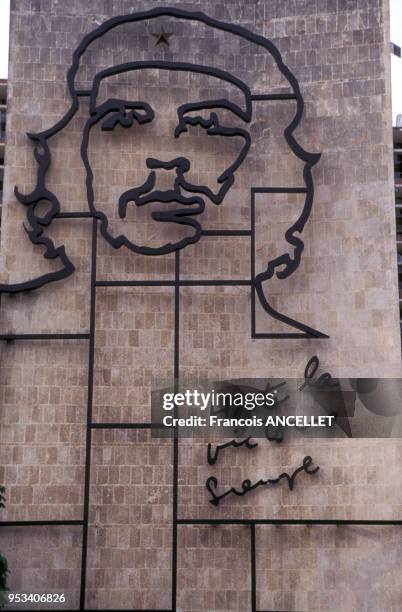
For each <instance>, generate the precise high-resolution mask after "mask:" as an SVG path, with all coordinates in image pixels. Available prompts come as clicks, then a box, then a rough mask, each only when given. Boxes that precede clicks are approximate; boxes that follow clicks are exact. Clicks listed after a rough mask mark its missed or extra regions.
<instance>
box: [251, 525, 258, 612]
mask: <svg viewBox="0 0 402 612" xmlns="http://www.w3.org/2000/svg"><path fill="white" fill-rule="evenodd" d="M250 544H251V549H250V556H251V612H256V610H257V573H256V560H255V523H251V524H250Z"/></svg>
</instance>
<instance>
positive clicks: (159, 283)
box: [96, 279, 252, 287]
mask: <svg viewBox="0 0 402 612" xmlns="http://www.w3.org/2000/svg"><path fill="white" fill-rule="evenodd" d="M178 284H179V285H180V286H182V287H204V286H214V287H215V286H233V287H237V286H240V285H246V286H250V285H251V284H252V283H251V280H248V279H238V280H236V279H233V280H232V279H227V280H216V279H207V280H191V279H189V280H185V279H183V280H180V281H179V282H178ZM96 286H97V287H174V286H175V281H174V280H166V281H165V280H154V281H146V280H143V281H141V280H138V281H131V280H127V281H107V280H98V281H96Z"/></svg>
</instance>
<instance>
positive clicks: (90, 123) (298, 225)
mask: <svg viewBox="0 0 402 612" xmlns="http://www.w3.org/2000/svg"><path fill="white" fill-rule="evenodd" d="M162 16H167V17H171V18H177V19H179V20H180V19H184V20H193V21H197V22H199V23H201V24H204V25H205V26H208V27H210V28H212V29H217V30H221V31H224V32H226V33H229V34H231V35H234V36H236V37H241V38H242V39H244V40H246V41H249V42H251V43H253V44H255V45H257V46H258V47H260V48H262V49H263V50H264V51H265V52H266V53H268V54H270V56H271V57H272V58H273V60H274V62H275V65H276V68H277V69H278V70H279V72H280V73H281V75H283V77H284V79H286V81H287V83H288V84H289V87H290V89H291V92H290V93H279V94H275V93H273V94H253V92H252V91H250V88H249V87H248V86H247V85H246V84H245V83H244V82H242V81H241V80H240V79H239V78H237V77H235V76H234V75H232V74H230V73H229V72H227V71H224V70H222V69H220V68H216V67H210V66H204V65H200V64H193V63H188V62H172V61H164V60H162V59H160V60H152V61H132V62H127V63H124V64H120V65H115V66H112V67H109V68H107V69H105V70H102V71H100V72H98V73H97V74H96V75H95V78H94V80H93V84H92V88H91V89H89V90H82V89H79V87H78V85H77V82H76V81H77V72H78V69H79V66H80V60H81V58H82V56H83V55H84V53H85V52H86V51H87V50H88V48H89V47H90V46H91V44H92V43H93V42H95V41H96V40H97V39H100V38H101V37H102V36H104V35H105V34H106V33H107V32H109V31H110V30H112V29H113V28H116V27H117V26H119V25H122V24H128V23H134V22H141V21H143V20H150V19H153V18H158V17H162ZM163 34H165V33H164V32H163ZM156 36H157V35H155V37H156ZM168 36H169V37H170V36H171V34H169V35H168ZM160 42H163V43H165V44H166V45H168V38H166V34H165V36H162V37H161V35H159V36H158V39H157V44H159V43H160ZM146 68H157V69H159V70H167V71H188V72H191V73H198V74H205V75H209V76H211V77H213V78H216V79H219V80H220V81H221V82H223V83H224V84H225V83H226V84H227V85H229V84H230V85H231V86H234V87H236V88H237V89H238V90H239V91H240V92H241V95H242V96H243V100H244V106H243V108H240V107H239V106H238V105H237V104H234V103H233V102H232V101H230V100H228V99H222V98H221V99H212V100H208V99H207V100H202V101H199V102H198V103H194V102H191V103H184V104H182V105H180V106H179V107H178V108H177V125H176V127H175V129H174V132H173V133H172V138H175V139H179V138H180V136H181V135H182V134H183V133H185V132H186V131H187V127H188V126H190V125H191V126H195V125H198V126H200V127H202V128H203V129H205V130H206V133H207V134H208V135H210V136H221V137H222V136H223V137H225V138H233V137H240V138H241V139H242V140H243V146H242V147H241V149H240V150H239V152H238V156H237V158H236V159H235V160H233V163H231V164H230V166H229V167H227V168H226V169H225V171H224V172H223V173H221V174H220V175H219V176H217V177H216V178H217V183H216V189H214V190H212V189H211V188H210V187H208V186H206V185H198V184H194V182H191V180H188V178H187V176H186V175H187V173H188V171H189V169H190V166H191V163H190V160H189V159H188V158H187V157H186V156H180V157H177V158H175V159H171V160H168V161H166V160H164V159H155V158H147V159H146V165H147V169H148V176H147V178H146V180H145V181H144V182H143V183H142V184H140V185H137V186H133V187H132V188H131V189H129V190H126V191H125V192H124V193H122V194H121V196H120V198H119V201H118V203H117V206H118V214H119V216H120V218H121V219H124V218H125V215H126V212H127V207H128V206H133V205H134V206H137V207H141V206H145V205H147V204H149V203H152V202H156V201H158V202H160V203H161V204H162V205H163V204H171V203H175V204H177V205H178V207H177V209H175V210H170V209H168V208H167V207H166V208H167V209H166V210H163V209H162V210H159V211H154V212H153V213H152V215H151V216H152V219H153V220H154V221H155V222H158V223H176V224H179V225H185V226H187V227H188V228H191V230H192V234H191V235H190V236H186V237H185V238H183V239H181V240H178V241H176V242H167V243H165V244H161V245H158V246H157V247H149V246H147V245H143V244H138V243H136V242H133V241H132V240H130V239H128V238H127V236H125V235H122V234H120V235H117V236H114V235H113V233H112V232H111V231H110V227H109V222H108V218H107V216H106V215H105V214H104V212H102V211H101V210H99V209H98V208H97V203H96V201H95V198H94V189H93V172H92V168H91V164H90V161H89V158H88V143H89V140H90V137H91V130H92V129H93V128H94V127H95V126H96V125H97V124H98V123H99V122H101V129H102V130H104V131H113V129H114V128H115V126H116V125H121V126H123V127H125V128H130V127H131V126H132V125H133V123H135V124H137V125H144V124H147V123H151V122H154V121H157V119H158V118H157V117H156V116H155V112H154V109H153V108H152V107H151V106H150V105H149V104H148V103H147V101H130V100H121V99H109V100H107V101H106V102H104V103H103V104H97V92H98V90H99V85H100V83H101V82H102V79H104V78H106V77H108V76H113V75H117V74H121V73H125V72H131V71H136V70H140V69H146ZM67 85H68V90H69V94H70V97H71V105H70V107H69V109H68V111H67V112H66V114H65V115H64V117H62V118H61V119H60V120H59V121H58V122H57V123H56V124H55V125H53V126H52V127H50V128H48V129H47V130H44V131H43V132H39V133H29V134H28V136H29V138H30V140H31V141H32V142H33V143H34V145H35V152H34V155H35V159H36V161H37V162H38V166H39V168H38V173H37V184H36V187H35V189H34V190H33V191H32V192H31V193H30V194H27V195H24V194H22V193H21V192H20V191H19V190H18V188H17V187H16V188H15V195H16V197H17V199H18V200H19V202H21V203H22V204H24V205H26V206H27V209H28V210H27V221H28V224H27V226H26V227H25V229H26V232H27V234H28V236H29V238H30V240H31V242H32V243H33V244H35V245H41V246H43V247H45V252H44V257H45V258H47V259H58V260H59V261H60V263H61V268H60V269H59V270H57V271H55V272H51V273H47V274H44V275H42V276H39V277H37V278H35V279H33V280H30V281H28V282H22V283H16V284H7V285H6V284H0V292H4V293H17V292H21V291H29V290H32V289H37V288H39V287H41V286H43V285H45V284H47V283H51V282H53V281H57V280H61V279H63V278H66V277H68V276H70V275H71V274H73V272H74V270H75V268H74V265H73V263H72V261H71V260H70V258H69V256H68V254H67V252H66V249H65V247H64V246H59V247H56V246H55V245H54V243H53V242H52V240H51V239H50V238H49V237H47V236H44V230H45V229H46V228H47V227H48V226H49V225H50V224H51V222H52V221H53V219H55V218H69V217H70V218H79V217H85V216H86V217H92V218H93V219H96V220H98V221H99V229H100V233H101V235H102V237H103V238H104V239H105V240H106V241H107V242H108V243H109V244H110V245H111V246H112V247H113V248H114V249H119V248H121V247H123V246H124V247H126V248H128V249H130V250H131V251H134V252H136V253H141V254H145V255H164V254H167V253H170V252H172V251H176V252H177V251H179V250H180V249H183V248H184V247H186V246H187V245H189V244H193V243H195V242H197V241H198V240H200V238H201V237H202V235H204V234H205V235H208V234H209V235H212V234H213V235H215V236H219V235H222V236H227V235H248V236H250V246H251V274H250V281H249V282H248V283H247V284H249V285H250V287H251V292H252V313H251V318H252V337H254V338H284V339H287V338H326V337H328V336H327V335H326V334H324V333H322V332H320V331H318V330H315V329H313V328H311V327H309V326H308V325H306V324H304V323H302V322H300V321H296V320H295V319H292V318H290V317H289V316H287V315H285V314H283V313H280V312H278V311H277V310H276V309H275V308H273V306H272V305H271V303H270V301H269V299H268V298H267V295H266V290H265V291H264V288H263V287H264V283H266V282H267V281H269V279H271V278H273V277H274V276H276V277H277V278H279V279H285V278H287V277H289V276H290V275H291V274H293V273H294V272H295V270H296V269H297V268H298V266H299V264H300V260H301V256H302V253H303V249H304V243H303V240H302V237H301V235H302V232H303V229H304V227H305V225H306V222H307V221H308V218H309V216H310V213H311V208H312V203H313V195H314V185H313V179H312V173H311V169H312V167H313V166H314V165H315V164H316V163H317V162H318V160H319V158H320V155H319V154H316V153H308V152H307V151H305V150H304V149H303V148H302V147H301V146H300V144H299V143H298V142H297V140H296V139H295V137H294V131H295V129H296V128H297V127H298V125H299V123H300V121H301V118H302V114H303V98H302V95H301V92H300V88H299V85H298V82H297V80H296V78H295V76H294V75H293V74H292V72H291V71H290V70H289V68H288V67H287V66H286V65H285V64H284V63H283V60H282V57H281V54H280V53H279V51H278V49H277V48H276V47H275V45H274V44H273V43H272V42H271V41H269V40H268V39H266V38H264V37H262V36H258V35H256V34H254V33H252V32H250V31H248V30H246V29H245V28H242V27H240V26H238V25H234V24H228V23H223V22H221V21H217V20H215V19H212V18H210V17H208V16H206V15H204V14H202V13H198V12H196V13H195V12H188V11H184V10H181V9H178V8H156V9H152V10H150V11H144V12H141V13H134V14H132V15H124V16H121V17H115V18H112V19H110V20H109V21H106V22H105V23H104V24H102V25H101V26H99V27H98V28H97V29H96V30H94V31H92V32H90V33H89V34H87V35H86V36H85V37H84V38H83V40H82V42H81V43H80V45H79V46H78V47H77V49H76V50H75V52H74V54H73V61H72V64H71V67H70V69H69V70H68V73H67ZM82 97H89V100H90V116H89V117H88V120H87V122H86V125H85V127H84V132H83V139H82V145H81V158H82V163H83V164H84V166H85V170H86V177H87V178H86V182H87V201H88V207H89V212H88V213H82V212H77V213H74V212H69V213H65V212H63V211H62V206H61V204H60V202H59V199H58V198H57V196H56V194H55V193H54V192H52V191H50V190H49V189H48V188H47V186H46V175H47V171H48V169H49V166H50V162H51V149H50V141H51V139H52V137H53V136H55V135H56V134H57V133H59V132H60V131H62V130H63V129H64V128H65V127H66V126H67V125H68V124H69V123H70V121H71V120H72V118H73V117H74V115H75V114H76V112H77V110H78V108H79V101H80V99H81V98H82ZM256 100H259V101H261V100H294V101H295V103H296V113H295V115H294V117H293V119H292V121H291V122H290V124H289V125H287V126H286V128H285V129H284V138H285V140H286V143H287V145H288V146H289V148H290V150H291V151H292V152H293V153H294V154H295V155H296V156H297V157H298V158H299V159H300V160H301V161H302V162H303V163H304V169H303V181H304V185H305V186H304V187H301V188H294V187H280V188H276V187H266V188H261V187H259V188H253V187H252V186H251V221H252V223H251V228H250V230H249V231H242V230H238V231H232V232H231V231H229V230H226V231H225V230H222V231H219V230H215V231H213V232H208V231H204V230H203V227H202V213H203V211H204V210H205V204H206V200H209V201H210V202H212V203H213V204H214V205H221V204H222V203H224V199H225V196H226V195H227V193H228V192H229V190H230V188H231V187H232V185H233V184H234V182H235V180H236V171H237V170H238V168H239V167H240V166H241V164H242V163H243V161H244V160H245V158H246V156H247V153H248V151H249V148H250V134H249V132H248V125H249V124H250V122H251V118H252V111H253V101H256ZM205 109H209V110H210V114H209V117H208V118H205V117H202V115H201V114H200V116H198V117H197V116H195V117H194V111H197V110H198V111H201V110H205ZM222 109H224V110H225V111H226V112H229V113H231V114H233V117H236V118H237V119H240V120H241V122H242V124H243V127H233V126H231V125H223V124H222V123H221V122H220V117H219V114H220V112H221V111H222ZM190 113H191V114H190ZM161 153H162V154H163V151H161ZM161 157H163V155H161ZM117 163H118V162H117ZM159 169H168V170H174V171H175V173H176V177H175V180H174V184H173V185H172V188H170V189H167V190H159V189H156V188H155V171H157V170H159ZM184 192H186V193H187V194H189V195H186V194H185V193H184ZM256 193H267V194H269V193H300V194H303V197H304V198H305V199H304V205H303V208H302V211H301V214H300V215H299V217H298V218H297V220H296V221H295V222H294V223H293V224H292V225H291V226H290V227H289V228H288V229H287V231H286V233H285V240H286V242H287V244H288V245H290V247H291V249H292V251H293V252H292V253H291V254H289V253H284V254H281V255H279V256H278V257H276V258H274V259H272V260H270V261H268V262H267V265H266V269H265V270H264V271H263V272H260V273H258V274H256V273H255V253H254V251H255V227H254V224H255V213H254V210H255V201H254V200H255V194H256ZM43 202H46V203H47V204H48V206H49V209H48V210H47V212H46V213H45V214H43V215H40V214H39V212H38V210H37V205H38V204H40V203H43ZM203 284H208V282H207V281H206V282H205V283H203ZM212 284H213V283H212ZM222 284H225V283H224V281H223V283H222ZM226 284H238V283H236V282H234V281H233V283H230V282H229V281H228V282H227V283H226ZM243 284H246V283H245V282H243ZM265 286H266V285H265ZM256 299H258V301H259V303H260V304H261V306H262V308H263V309H264V311H265V312H266V313H267V314H268V315H269V316H270V317H272V318H273V319H276V320H278V321H280V322H281V323H284V324H285V325H287V326H290V327H291V328H293V330H297V331H291V332H282V333H266V334H265V333H264V334H261V333H257V332H256V329H255V327H256V325H255V300H256Z"/></svg>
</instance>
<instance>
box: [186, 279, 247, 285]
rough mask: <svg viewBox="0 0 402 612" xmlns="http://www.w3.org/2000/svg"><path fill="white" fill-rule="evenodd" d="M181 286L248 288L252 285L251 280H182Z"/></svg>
mask: <svg viewBox="0 0 402 612" xmlns="http://www.w3.org/2000/svg"><path fill="white" fill-rule="evenodd" d="M179 285H180V286H181V287H204V286H207V285H211V286H213V287H219V286H221V287H238V286H243V285H245V286H247V287H249V286H250V285H251V280H247V279H245V280H241V279H239V280H236V279H233V280H181V281H179Z"/></svg>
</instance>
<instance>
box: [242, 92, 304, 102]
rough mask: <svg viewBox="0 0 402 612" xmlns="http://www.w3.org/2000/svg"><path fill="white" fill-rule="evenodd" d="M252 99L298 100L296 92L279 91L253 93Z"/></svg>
mask: <svg viewBox="0 0 402 612" xmlns="http://www.w3.org/2000/svg"><path fill="white" fill-rule="evenodd" d="M251 99H252V100H297V96H296V94H292V93H277V94H253V95H252V96H251Z"/></svg>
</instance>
